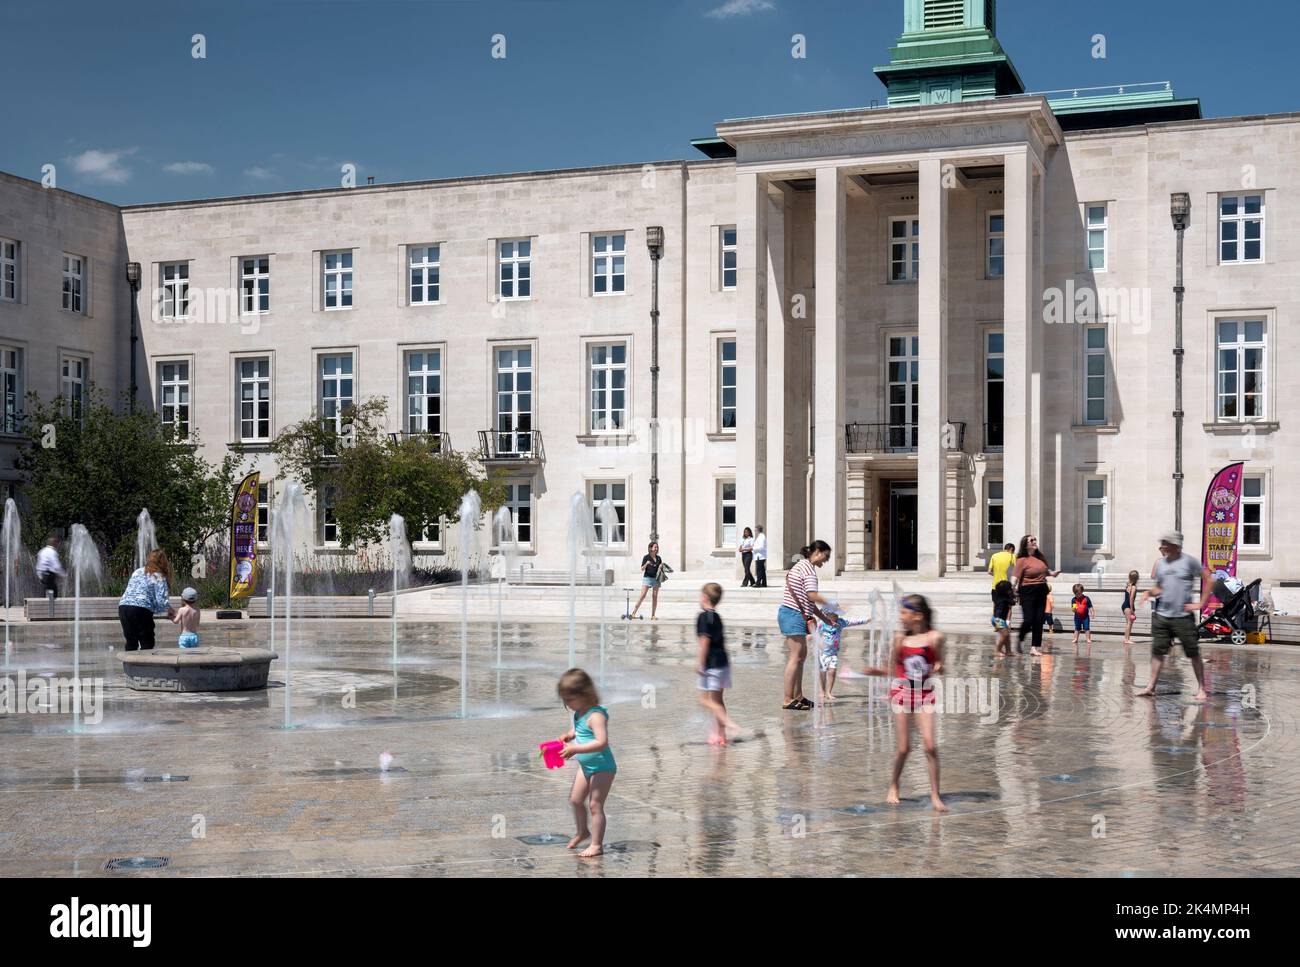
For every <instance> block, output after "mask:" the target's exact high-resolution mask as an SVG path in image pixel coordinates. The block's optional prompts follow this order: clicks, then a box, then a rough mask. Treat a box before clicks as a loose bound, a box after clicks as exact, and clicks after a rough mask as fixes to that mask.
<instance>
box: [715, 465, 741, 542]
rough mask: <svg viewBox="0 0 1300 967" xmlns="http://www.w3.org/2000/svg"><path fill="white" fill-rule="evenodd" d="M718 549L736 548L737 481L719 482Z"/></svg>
mask: <svg viewBox="0 0 1300 967" xmlns="http://www.w3.org/2000/svg"><path fill="white" fill-rule="evenodd" d="M717 508H718V547H735V546H736V481H734V480H719V481H718V503H717Z"/></svg>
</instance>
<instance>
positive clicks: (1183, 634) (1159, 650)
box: [1151, 614, 1201, 658]
mask: <svg viewBox="0 0 1300 967" xmlns="http://www.w3.org/2000/svg"><path fill="white" fill-rule="evenodd" d="M1175 638H1177V639H1178V643H1179V644H1180V645H1182V646H1183V654H1184V655H1186V656H1187V657H1188V658H1199V657H1200V656H1201V645H1200V637H1199V636H1198V634H1197V631H1196V619H1195V618H1193V617H1192V616H1191V615H1190V614H1185V615H1182V616H1180V617H1177V618H1166V617H1165V616H1164V615H1162V614H1153V615H1152V616H1151V654H1152V655H1154V656H1155V657H1157V658H1164V657H1165V655H1167V654H1169V649H1170V648H1172V647H1173V646H1174V639H1175Z"/></svg>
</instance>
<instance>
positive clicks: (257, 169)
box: [244, 165, 275, 181]
mask: <svg viewBox="0 0 1300 967" xmlns="http://www.w3.org/2000/svg"><path fill="white" fill-rule="evenodd" d="M244 174H245V175H247V176H248V177H249V178H257V179H259V180H260V181H266V180H267V179H269V178H273V177H275V172H273V171H272V170H271V169H270V168H263V167H262V166H261V165H253V167H251V168H245V169H244Z"/></svg>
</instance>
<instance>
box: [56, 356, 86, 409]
mask: <svg viewBox="0 0 1300 967" xmlns="http://www.w3.org/2000/svg"><path fill="white" fill-rule="evenodd" d="M89 382H90V360H89V359H87V358H86V357H85V356H74V355H70V354H66V353H65V354H64V355H63V357H62V359H61V360H60V361H59V394H60V395H61V396H62V397H63V411H64V412H65V413H66V414H67V415H68V416H69V417H70V418H71V419H73V420H76V421H77V422H78V423H82V422H84V421H85V418H86V388H87V384H88V383H89Z"/></svg>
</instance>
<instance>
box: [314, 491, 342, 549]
mask: <svg viewBox="0 0 1300 967" xmlns="http://www.w3.org/2000/svg"><path fill="white" fill-rule="evenodd" d="M334 500H335V494H334V489H333V488H332V487H326V488H324V489H323V490H322V491H321V493H320V511H319V513H318V514H317V523H318V524H319V530H318V534H319V536H320V542H321V546H323V547H338V546H339V521H338V517H337V516H336V515H335V513H334Z"/></svg>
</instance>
